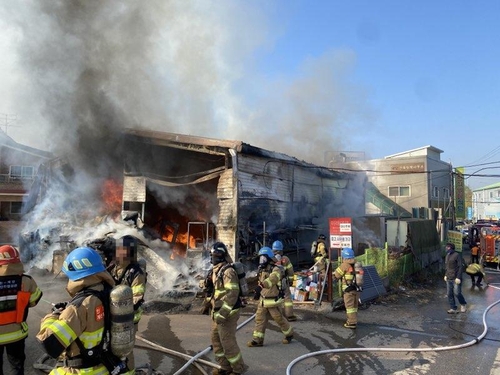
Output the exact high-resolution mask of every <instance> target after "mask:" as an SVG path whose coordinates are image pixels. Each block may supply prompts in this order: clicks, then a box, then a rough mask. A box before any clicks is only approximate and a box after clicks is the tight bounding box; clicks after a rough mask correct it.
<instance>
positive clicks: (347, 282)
mask: <svg viewBox="0 0 500 375" xmlns="http://www.w3.org/2000/svg"><path fill="white" fill-rule="evenodd" d="M354 263H356V259H354V258H353V259H344V261H343V262H342V263H340V265H339V266H338V267H337V269H336V270H335V272H334V273H333V276H334V277H335V278H336V279H340V280H341V284H342V291H343V292H345V291H346V289H348V291H349V289H351V288H352V285H353V284H354V282H355V273H354ZM353 290H354V289H353Z"/></svg>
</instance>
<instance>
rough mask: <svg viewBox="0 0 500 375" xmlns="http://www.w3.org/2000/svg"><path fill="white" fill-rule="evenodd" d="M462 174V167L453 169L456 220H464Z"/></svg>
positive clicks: (463, 170)
mask: <svg viewBox="0 0 500 375" xmlns="http://www.w3.org/2000/svg"><path fill="white" fill-rule="evenodd" d="M464 172H465V168H464V167H458V168H455V217H456V219H457V220H464V219H465V218H466V216H465V183H464Z"/></svg>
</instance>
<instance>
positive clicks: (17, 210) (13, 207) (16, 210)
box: [10, 202, 23, 214]
mask: <svg viewBox="0 0 500 375" xmlns="http://www.w3.org/2000/svg"><path fill="white" fill-rule="evenodd" d="M22 208H23V202H10V213H11V214H21V209H22Z"/></svg>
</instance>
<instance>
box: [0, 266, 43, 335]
mask: <svg viewBox="0 0 500 375" xmlns="http://www.w3.org/2000/svg"><path fill="white" fill-rule="evenodd" d="M23 272H24V268H23V264H22V263H10V264H4V265H2V266H0V345H6V344H10V343H12V342H16V341H19V340H22V339H24V338H26V337H27V336H28V324H27V323H26V319H27V318H28V309H29V308H30V307H34V306H36V304H37V303H38V301H40V299H41V298H42V291H41V290H40V289H39V288H38V286H37V284H36V282H35V280H33V278H32V277H31V276H28V275H25V274H24V273H23Z"/></svg>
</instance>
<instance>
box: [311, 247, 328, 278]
mask: <svg viewBox="0 0 500 375" xmlns="http://www.w3.org/2000/svg"><path fill="white" fill-rule="evenodd" d="M317 246H318V248H317V251H316V256H315V257H314V262H315V263H314V265H315V266H317V267H318V271H319V272H321V273H322V274H323V273H325V272H326V268H327V266H328V262H329V260H328V254H327V251H326V244H325V241H324V240H318V245H317Z"/></svg>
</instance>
